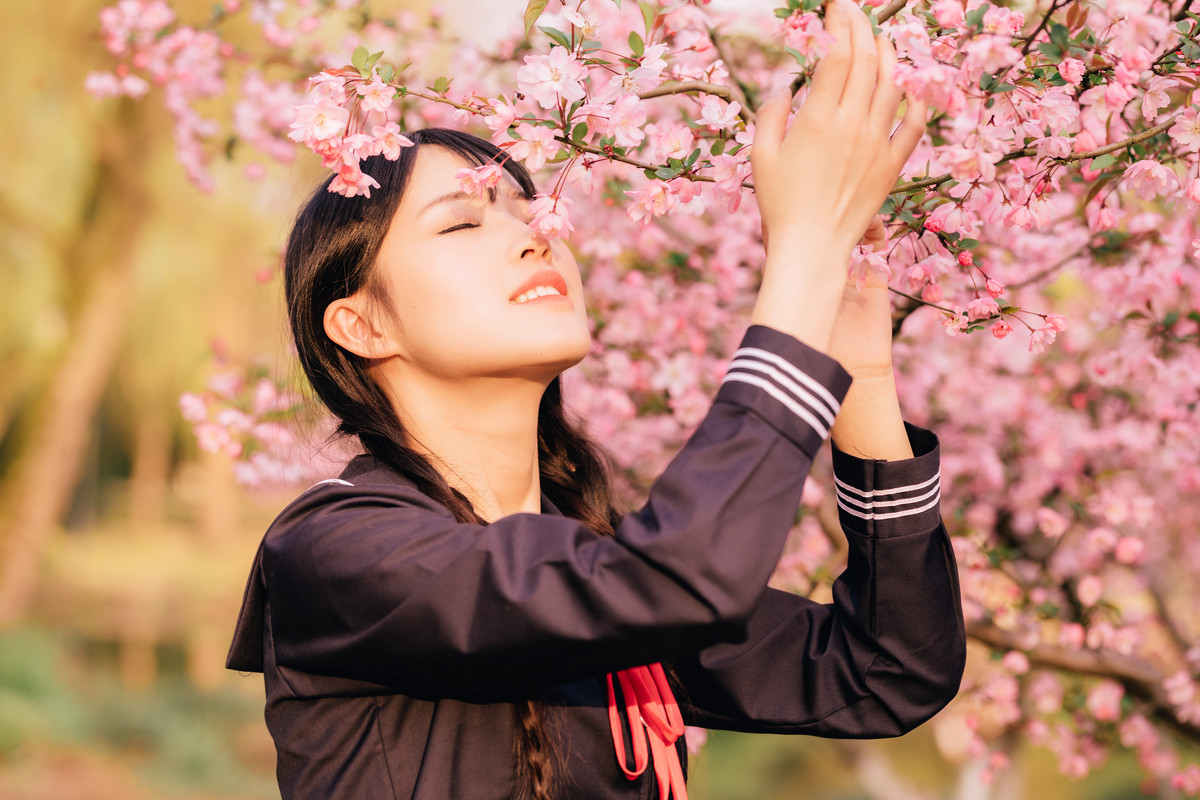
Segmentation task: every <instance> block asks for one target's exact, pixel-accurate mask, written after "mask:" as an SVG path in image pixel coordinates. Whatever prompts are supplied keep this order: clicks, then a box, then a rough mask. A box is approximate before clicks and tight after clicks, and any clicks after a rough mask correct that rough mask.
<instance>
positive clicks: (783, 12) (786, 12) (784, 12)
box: [775, 8, 1187, 25]
mask: <svg viewBox="0 0 1200 800" xmlns="http://www.w3.org/2000/svg"><path fill="white" fill-rule="evenodd" d="M791 15H792V10H791V9H790V8H777V9H775V16H777V17H779V18H780V19H787V18H788V17H790V16H791ZM1179 24H1180V25H1185V24H1187V23H1183V22H1181V23H1179Z"/></svg>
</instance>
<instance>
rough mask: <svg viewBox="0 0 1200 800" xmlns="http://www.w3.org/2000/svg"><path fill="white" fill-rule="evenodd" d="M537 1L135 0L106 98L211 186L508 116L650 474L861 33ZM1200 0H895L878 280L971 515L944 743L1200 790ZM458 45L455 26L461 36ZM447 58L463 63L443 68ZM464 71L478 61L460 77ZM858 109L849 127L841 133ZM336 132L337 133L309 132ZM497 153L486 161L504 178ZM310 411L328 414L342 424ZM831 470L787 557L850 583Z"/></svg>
mask: <svg viewBox="0 0 1200 800" xmlns="http://www.w3.org/2000/svg"><path fill="white" fill-rule="evenodd" d="M769 5H770V4H765V3H764V4H762V5H761V6H758V7H755V8H745V7H743V8H739V9H738V11H737V13H736V14H735V13H729V12H720V11H717V10H715V9H713V8H711V7H710V6H709V5H708V4H707V3H706V2H703V1H702V0H691V1H689V0H673V1H670V2H667V1H664V2H661V3H660V2H646V1H643V2H634V1H633V0H624V2H621V1H620V0H571V2H569V3H567V4H565V5H564V4H563V3H561V2H559V0H554V2H547V0H530V2H529V4H528V8H527V10H526V12H525V15H524V20H518V19H514V20H513V26H512V29H511V32H510V33H509V35H507V36H506V37H505V38H503V39H501V41H500V43H499V44H498V45H496V46H495V47H494V48H490V49H484V48H480V47H478V46H474V45H471V44H469V43H466V42H463V41H460V40H456V39H455V37H454V36H453V35H452V34H451V33H450V32H448V31H446V30H444V29H443V26H442V25H441V23H440V18H439V15H438V14H437V13H435V14H434V15H433V16H432V17H431V18H430V19H428V20H425V19H422V18H420V17H418V16H417V15H416V14H415V13H413V12H409V11H400V12H397V13H395V14H386V15H385V14H382V13H380V12H379V11H378V10H377V9H376V8H375V7H374V6H373V5H371V6H369V5H368V4H367V3H365V2H361V0H292V1H291V2H289V1H288V0H223V1H222V2H218V3H217V4H216V6H215V7H214V8H213V10H212V12H211V14H210V15H209V16H206V17H195V18H184V17H183V16H182V12H180V11H177V9H176V8H175V7H173V6H172V5H171V4H170V3H168V2H167V1H166V0H119V1H118V2H117V3H116V4H115V5H113V6H111V7H109V8H106V9H105V10H104V11H103V12H102V14H101V19H100V27H101V30H102V32H103V36H104V38H105V42H106V44H107V46H108V49H109V51H110V52H111V54H112V58H113V61H112V63H111V64H110V65H107V69H106V70H104V71H97V72H95V73H93V74H92V75H91V76H89V78H88V86H89V88H90V89H91V90H92V92H93V93H94V94H95V95H96V96H98V97H101V98H103V97H112V96H118V95H130V96H134V97H141V96H146V97H148V98H152V99H154V100H155V101H158V102H161V103H162V104H163V105H164V106H165V107H166V109H167V111H168V112H169V113H170V114H171V115H172V117H173V118H174V120H175V141H176V145H177V148H178V153H179V161H180V163H181V164H182V166H183V168H184V169H185V170H186V172H187V174H188V176H189V177H190V178H191V180H192V181H193V182H194V183H195V185H196V186H197V187H198V188H199V189H200V190H202V191H203V190H206V189H208V188H210V187H211V186H212V181H213V179H212V177H211V174H210V171H209V166H210V165H211V164H212V162H213V160H214V159H218V158H234V159H237V160H238V161H241V162H242V163H244V165H245V167H244V169H245V175H246V179H247V180H256V179H261V176H262V174H263V167H262V164H263V163H264V162H267V161H278V162H285V163H286V162H290V161H291V160H292V159H294V158H296V157H297V156H298V154H299V153H302V152H308V151H311V153H312V154H313V156H312V157H314V158H318V159H319V160H320V162H321V163H322V164H323V165H324V166H325V167H326V168H328V169H329V170H331V171H332V172H333V173H335V177H334V180H333V182H332V184H331V186H330V190H331V191H336V192H339V193H341V194H344V195H346V196H348V197H353V196H356V195H360V194H361V195H369V194H370V192H371V190H372V189H375V188H377V187H378V183H377V182H376V181H375V180H374V179H373V178H372V177H371V176H370V175H369V174H367V173H365V172H364V171H363V170H362V169H361V162H362V159H364V158H365V157H367V156H370V155H378V154H382V155H383V156H384V157H385V158H391V159H395V158H397V157H398V156H399V153H400V150H401V148H403V147H406V146H410V145H411V144H412V143H411V141H409V140H408V139H407V138H406V136H405V132H406V131H411V130H413V129H416V128H421V127H426V126H431V125H442V126H449V127H458V128H463V129H469V130H473V131H475V132H477V133H479V134H480V135H483V136H486V137H490V139H491V140H492V141H493V142H494V143H496V144H497V145H498V146H499V147H500V148H501V149H502V150H503V151H505V157H506V158H515V159H517V160H518V161H521V162H523V163H524V164H525V165H526V166H527V167H528V168H529V169H530V170H531V171H533V172H534V173H536V176H537V178H538V183H539V186H540V187H541V188H543V191H542V192H541V193H540V194H539V195H538V198H537V200H536V202H535V203H534V204H533V206H532V208H531V211H532V213H533V215H534V221H533V223H532V224H533V225H535V226H536V227H537V228H538V229H539V230H541V231H542V232H543V233H544V234H545V235H547V236H552V237H572V238H573V239H574V240H575V241H577V242H578V244H577V246H576V248H575V249H576V251H577V254H578V256H579V258H580V262H581V265H582V266H583V267H584V269H585V271H586V275H587V291H588V295H589V303H590V307H591V309H592V311H593V317H592V319H593V322H594V348H593V352H592V354H591V357H590V358H588V359H587V360H586V361H585V362H584V364H582V365H581V366H580V367H579V368H577V369H575V370H572V371H570V372H569V373H568V374H567V376H566V377H567V381H568V387H567V391H568V396H569V400H570V402H571V404H572V407H573V408H574V409H575V410H576V411H577V412H578V413H580V414H582V415H584V417H585V418H586V419H587V420H588V421H589V424H590V426H591V430H592V433H593V434H594V435H595V436H596V437H597V438H599V439H600V440H602V441H604V442H606V443H607V444H608V445H609V447H610V448H611V449H612V450H613V452H614V454H615V455H616V456H617V458H618V460H619V462H620V464H621V466H622V468H623V469H624V470H625V478H627V479H628V481H629V482H630V484H631V485H632V486H635V487H637V486H641V487H644V486H645V485H646V482H647V481H648V480H649V479H651V478H652V477H653V476H654V475H656V474H657V473H658V472H659V471H660V470H661V468H662V467H663V466H664V465H665V462H666V460H667V459H668V458H669V457H670V456H671V454H673V453H674V452H675V450H676V449H677V448H678V446H679V445H680V444H681V443H682V442H683V440H684V439H685V438H686V436H687V435H688V434H689V433H690V431H691V430H692V428H693V427H694V426H695V425H696V424H697V423H698V422H699V420H700V419H701V417H702V415H703V414H704V412H705V410H706V408H707V406H708V403H709V402H710V400H711V397H712V395H713V393H714V392H715V390H716V387H717V386H718V384H719V381H720V378H721V372H722V368H723V364H724V362H725V359H727V357H728V355H729V353H730V352H731V350H732V347H733V345H734V344H735V343H736V339H737V337H738V336H739V335H740V333H741V331H742V330H743V329H744V326H745V323H746V319H747V313H748V309H749V306H750V302H751V300H752V298H753V292H754V289H755V284H756V276H757V274H758V269H759V267H760V266H761V260H762V252H763V248H762V236H761V234H762V232H761V228H760V220H759V218H758V215H757V210H756V204H754V203H752V202H749V203H747V202H745V201H746V199H747V198H748V197H749V195H750V193H751V192H752V191H753V185H752V176H751V171H750V168H749V148H751V147H752V146H753V142H754V109H755V108H756V106H757V104H758V102H759V101H760V98H763V97H765V96H766V95H767V94H769V93H770V91H771V90H773V89H774V88H776V87H778V86H780V85H783V84H785V83H790V84H791V86H792V87H793V88H794V89H796V90H797V105H799V104H802V103H803V101H804V96H805V94H806V91H807V86H808V82H809V80H810V78H811V76H812V74H813V70H814V68H815V66H816V64H817V63H818V62H819V61H820V59H821V57H822V55H823V54H824V53H825V52H826V51H827V49H828V47H829V44H830V41H831V37H830V35H829V34H828V33H826V32H825V31H824V29H823V24H822V19H823V8H822V5H821V3H820V1H819V0H785V1H783V2H778V7H774V8H771V7H769ZM1192 5H1193V0H1175V1H1174V2H1161V1H1160V0H1109V2H1107V3H1106V4H1099V3H1092V2H1084V0H1050V2H1049V4H1048V5H1047V3H1046V2H1044V1H1043V2H1038V3H1036V4H1035V5H1034V6H1032V7H1028V8H1027V10H1026V11H1025V12H1022V11H1020V10H1016V9H1015V8H1012V7H1005V6H1002V5H995V4H993V3H992V2H987V1H986V0H965V2H964V1H963V0H932V2H931V1H930V0H894V2H891V3H888V4H886V5H884V4H883V2H882V0H869V2H868V4H867V5H866V6H864V8H863V10H864V11H865V12H866V13H867V14H868V16H869V17H870V18H871V20H872V21H873V22H874V24H875V25H876V27H877V28H878V29H879V30H880V31H881V32H882V34H883V35H887V36H889V37H891V39H892V40H893V41H894V43H895V45H896V49H897V52H898V54H899V55H900V63H899V65H898V66H897V69H896V74H895V77H896V80H897V82H898V83H900V84H901V85H902V86H903V88H904V90H905V91H906V92H907V93H908V94H909V96H913V97H919V98H921V99H922V100H924V101H926V102H927V103H928V104H929V107H930V109H931V119H930V121H929V128H928V134H927V136H926V137H925V139H924V140H923V141H922V143H921V144H920V145H919V146H918V148H917V150H916V151H915V152H914V153H913V155H912V157H911V159H910V160H909V163H908V164H907V166H906V169H905V171H904V174H903V176H902V178H901V181H900V182H899V183H898V184H897V186H896V187H895V189H894V191H893V192H892V194H891V196H890V197H889V199H888V200H887V202H886V203H885V204H884V206H883V207H882V208H881V209H880V214H881V218H882V220H883V221H884V222H885V225H886V231H887V237H886V241H885V242H882V243H881V245H880V246H879V247H878V249H877V248H876V247H866V246H861V247H859V248H858V249H857V250H856V252H855V253H854V255H853V257H852V259H851V263H850V264H849V265H848V269H849V270H850V275H851V276H852V275H854V274H857V275H859V276H862V275H863V274H865V273H866V272H867V271H875V272H878V273H881V274H883V275H885V276H887V277H888V280H889V284H890V288H891V291H892V293H893V299H894V315H893V319H894V325H895V331H896V345H895V349H896V365H897V371H898V381H899V388H900V391H901V395H902V402H903V405H904V408H905V412H906V415H907V416H908V418H910V419H912V420H913V421H915V422H917V423H919V424H922V425H925V426H928V427H930V428H932V429H934V430H936V431H937V432H938V434H939V436H940V437H941V453H942V478H941V479H942V485H943V503H942V512H943V516H944V518H945V520H946V524H947V526H948V528H949V529H950V531H951V533H952V534H953V536H954V542H955V547H956V551H957V554H958V559H959V566H960V569H961V574H962V584H963V592H964V611H965V615H966V619H967V623H968V630H969V633H970V635H971V636H972V639H973V640H974V642H975V643H976V644H977V645H978V647H976V648H974V650H973V657H972V662H971V664H970V665H969V669H968V674H967V677H966V678H965V680H964V685H963V690H962V693H961V695H960V697H959V698H958V699H957V700H956V701H955V702H954V703H953V704H952V705H951V707H950V708H948V709H947V710H946V711H945V712H943V713H942V714H941V715H939V716H938V717H937V718H936V719H935V720H934V722H933V725H934V726H935V730H936V732H937V736H938V741H939V744H940V745H941V748H942V750H943V752H944V753H945V755H946V756H947V757H948V758H951V759H954V760H956V761H960V762H961V761H964V760H966V761H968V762H969V763H972V764H976V765H981V769H982V775H983V777H984V778H990V777H991V776H992V775H993V774H995V773H996V772H997V771H999V770H1002V769H1003V768H1004V767H1005V766H1006V765H1007V763H1008V762H1009V759H1010V758H1011V757H1012V755H1013V753H1014V749H1015V748H1016V743H1017V742H1021V741H1027V742H1032V743H1033V744H1035V745H1040V746H1044V747H1046V748H1048V749H1049V750H1050V751H1051V752H1052V753H1053V754H1054V755H1055V756H1056V758H1057V759H1058V763H1059V767H1060V769H1061V771H1062V772H1063V773H1064V774H1066V775H1069V776H1072V777H1080V776H1083V775H1085V774H1087V773H1088V772H1090V771H1091V770H1093V769H1096V768H1098V767H1099V766H1101V765H1103V764H1104V763H1105V761H1106V759H1107V758H1108V757H1109V755H1110V754H1111V753H1112V751H1113V750H1114V749H1116V748H1125V749H1128V750H1131V751H1133V752H1134V753H1136V757H1137V760H1138V763H1139V764H1140V765H1141V767H1142V769H1143V771H1144V774H1145V781H1146V787H1147V789H1148V790H1152V789H1154V787H1168V786H1169V787H1173V789H1174V790H1175V791H1177V792H1180V793H1182V794H1184V795H1187V796H1197V795H1198V794H1200V766H1198V765H1197V764H1195V763H1187V759H1186V758H1183V757H1182V756H1181V747H1183V748H1186V747H1189V746H1194V745H1195V744H1197V743H1200V695H1198V693H1197V675H1200V616H1198V615H1197V613H1196V610H1195V609H1196V607H1195V603H1194V601H1193V600H1192V598H1191V592H1190V587H1192V586H1195V585H1198V581H1200V535H1197V534H1198V532H1200V447H1197V444H1196V443H1197V442H1200V301H1198V299H1197V290H1198V289H1200V221H1198V215H1197V209H1198V208H1200V114H1198V109H1200V90H1198V89H1197V86H1198V85H1200V68H1198V64H1200V13H1198V12H1197V11H1194V10H1192ZM447 53H448V55H446V56H445V59H443V55H444V54H447ZM439 63H441V64H443V66H440V67H435V66H434V65H437V64H439ZM450 76H453V77H450ZM831 133H835V132H831ZM306 157H308V156H306ZM498 177H499V171H498V167H497V165H496V164H489V165H486V166H484V167H481V168H479V169H464V170H463V171H462V172H461V173H460V175H459V178H460V180H461V182H462V185H463V187H464V189H466V190H467V191H472V192H482V191H483V190H484V189H485V188H486V187H487V186H489V185H493V184H494V182H495V181H496V180H497V178H498ZM181 407H182V411H183V413H184V416H185V417H186V419H188V420H189V421H190V422H192V423H193V424H194V425H195V429H196V433H197V436H198V437H199V441H200V445H201V446H202V447H206V448H209V449H217V450H221V451H224V452H227V453H228V454H229V455H230V456H231V457H232V458H233V459H234V460H235V468H236V469H237V470H238V474H239V476H240V477H241V479H242V480H243V481H244V482H246V483H248V484H256V483H260V484H261V483H265V482H293V483H294V482H302V481H305V480H310V479H311V478H312V477H313V476H314V475H317V474H320V475H321V476H322V477H324V476H325V475H327V474H328V472H329V470H331V469H333V468H334V467H332V466H331V463H330V462H328V461H325V462H320V463H319V464H317V465H316V466H313V463H314V462H313V461H311V460H309V459H305V458H304V457H303V454H302V453H300V452H299V450H298V445H297V440H296V439H295V436H294V434H293V433H292V432H291V430H292V429H291V428H290V427H289V426H288V425H287V424H285V423H288V422H289V421H291V420H294V419H295V418H296V410H297V408H298V399H297V398H296V397H295V396H293V395H292V394H291V393H289V392H286V391H283V390H282V389H280V388H279V387H278V386H277V385H276V383H275V382H274V380H273V378H272V376H271V375H270V374H267V373H261V374H255V375H250V376H247V375H246V374H244V373H242V372H239V371H238V369H237V368H236V366H235V365H229V364H225V365H222V366H221V367H220V369H219V370H218V371H217V372H215V373H214V375H213V377H212V380H211V381H210V383H209V385H208V386H207V387H206V388H204V389H203V390H199V389H198V390H197V391H196V392H193V393H190V394H188V395H186V396H185V397H184V398H182V400H181ZM312 424H318V425H319V422H315V423H312ZM832 486H833V482H832V476H831V475H830V472H829V469H828V467H827V466H818V467H817V468H816V470H815V471H814V474H813V476H812V479H811V480H810V481H809V482H808V484H807V486H806V490H805V495H804V501H803V507H802V513H801V515H800V518H799V519H798V521H797V524H796V528H795V531H794V535H793V537H792V540H791V545H790V546H789V549H788V551H787V553H786V554H785V557H784V559H783V561H782V562H781V564H780V566H779V570H778V572H777V575H776V581H777V582H778V584H779V585H781V586H786V587H789V588H791V589H793V590H796V591H800V592H804V593H806V594H809V595H810V596H814V597H822V596H824V595H823V592H827V591H828V587H829V584H830V582H831V580H832V577H833V576H834V575H836V573H837V572H838V571H839V570H840V565H841V564H842V563H843V559H844V557H845V550H844V543H843V542H842V539H841V534H840V532H839V530H838V525H837V502H838V500H837V497H836V492H834V491H832Z"/></svg>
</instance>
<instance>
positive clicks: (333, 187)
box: [329, 164, 379, 197]
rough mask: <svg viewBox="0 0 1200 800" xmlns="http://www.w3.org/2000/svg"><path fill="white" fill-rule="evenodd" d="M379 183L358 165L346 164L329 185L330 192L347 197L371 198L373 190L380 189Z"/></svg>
mask: <svg viewBox="0 0 1200 800" xmlns="http://www.w3.org/2000/svg"><path fill="white" fill-rule="evenodd" d="M378 188H379V181H377V180H375V179H374V178H372V177H371V176H370V175H368V174H367V173H365V172H363V171H362V170H361V169H360V168H359V166H358V165H357V164H345V165H343V166H342V168H341V169H339V170H338V173H337V175H336V176H334V179H333V180H332V181H330V183H329V191H331V192H336V193H337V194H340V195H344V196H346V197H357V196H358V195H362V196H363V197H370V196H371V189H378Z"/></svg>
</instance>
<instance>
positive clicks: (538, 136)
mask: <svg viewBox="0 0 1200 800" xmlns="http://www.w3.org/2000/svg"><path fill="white" fill-rule="evenodd" d="M517 134H518V135H520V137H521V138H520V139H518V140H517V141H514V142H508V143H506V144H505V145H502V146H504V147H505V149H506V150H508V152H509V153H511V154H512V157H513V158H517V159H520V160H522V161H524V162H525V167H526V168H527V169H528V170H529V171H530V172H537V171H538V170H539V169H541V168H542V167H543V166H544V165H545V163H546V161H547V160H549V159H551V158H554V156H556V155H558V151H559V150H560V149H561V148H560V147H559V145H558V143H557V142H556V141H554V131H552V130H550V129H549V128H546V127H543V126H541V125H530V124H529V123H528V122H522V123H521V124H520V125H518V126H517Z"/></svg>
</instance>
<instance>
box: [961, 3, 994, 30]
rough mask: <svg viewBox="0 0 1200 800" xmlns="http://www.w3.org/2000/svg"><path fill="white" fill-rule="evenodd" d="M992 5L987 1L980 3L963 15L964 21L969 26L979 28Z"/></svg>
mask: <svg viewBox="0 0 1200 800" xmlns="http://www.w3.org/2000/svg"><path fill="white" fill-rule="evenodd" d="M989 7H990V6H989V5H988V4H987V3H984V4H982V5H980V6H979V7H977V8H974V9H972V10H970V11H968V12H967V13H966V16H964V17H963V22H964V23H965V24H966V26H967V27H968V28H978V27H980V26H981V25H983V15H984V14H986V13H987V10H988V8H989Z"/></svg>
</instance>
